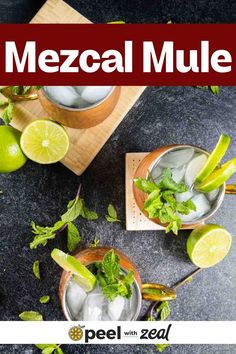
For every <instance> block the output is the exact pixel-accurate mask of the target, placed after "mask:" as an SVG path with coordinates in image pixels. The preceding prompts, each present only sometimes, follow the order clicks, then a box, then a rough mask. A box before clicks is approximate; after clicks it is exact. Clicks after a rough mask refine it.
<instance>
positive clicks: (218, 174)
mask: <svg viewBox="0 0 236 354" xmlns="http://www.w3.org/2000/svg"><path fill="white" fill-rule="evenodd" d="M234 172H236V158H234V159H232V160H230V161H228V162H226V163H225V164H224V165H222V166H221V167H219V168H217V169H216V170H215V171H214V172H212V174H211V175H210V176H209V177H207V178H206V179H204V181H203V182H201V183H196V185H195V189H196V190H198V191H200V192H203V193H208V192H211V191H213V190H214V189H217V188H219V187H220V186H222V184H224V183H225V182H226V181H227V180H228V179H229V178H230V177H231V176H232V174H233V173H234Z"/></svg>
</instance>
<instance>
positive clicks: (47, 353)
mask: <svg viewBox="0 0 236 354" xmlns="http://www.w3.org/2000/svg"><path fill="white" fill-rule="evenodd" d="M35 346H36V347H37V348H38V349H40V350H42V354H51V353H54V354H63V350H62V349H61V348H60V345H57V344H35Z"/></svg>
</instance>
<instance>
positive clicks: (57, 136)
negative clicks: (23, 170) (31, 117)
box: [20, 119, 69, 164]
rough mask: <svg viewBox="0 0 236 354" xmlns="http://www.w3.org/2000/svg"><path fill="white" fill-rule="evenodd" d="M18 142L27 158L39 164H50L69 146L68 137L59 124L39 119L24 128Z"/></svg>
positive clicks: (61, 155) (57, 159)
mask: <svg viewBox="0 0 236 354" xmlns="http://www.w3.org/2000/svg"><path fill="white" fill-rule="evenodd" d="M20 144H21V148H22V150H23V152H24V153H25V155H26V156H27V157H28V158H29V159H31V160H33V161H34V162H38V163H40V164H50V163H55V162H58V161H60V160H61V159H62V158H63V157H64V156H65V154H66V153H67V151H68V148H69V137H68V135H67V133H66V131H65V129H64V128H63V127H62V126H61V125H59V124H57V123H55V122H52V121H50V120H46V119H45V120H43V119H40V120H36V121H34V122H32V123H30V124H29V125H28V126H27V127H26V128H25V129H24V131H23V133H22V135H21V140H20Z"/></svg>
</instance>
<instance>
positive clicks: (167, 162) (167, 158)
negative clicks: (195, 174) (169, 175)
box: [159, 148, 194, 168]
mask: <svg viewBox="0 0 236 354" xmlns="http://www.w3.org/2000/svg"><path fill="white" fill-rule="evenodd" d="M193 154H194V149H192V148H188V149H179V150H176V151H173V152H172V151H170V152H168V153H167V154H166V155H164V156H163V157H162V158H161V160H160V162H159V166H161V167H165V168H178V167H181V166H183V165H185V164H186V163H188V162H189V161H190V160H191V158H192V157H193Z"/></svg>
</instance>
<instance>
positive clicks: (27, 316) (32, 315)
mask: <svg viewBox="0 0 236 354" xmlns="http://www.w3.org/2000/svg"><path fill="white" fill-rule="evenodd" d="M19 317H20V319H21V320H22V321H43V316H42V315H41V314H40V313H39V312H36V311H24V312H22V313H20V314H19Z"/></svg>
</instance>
